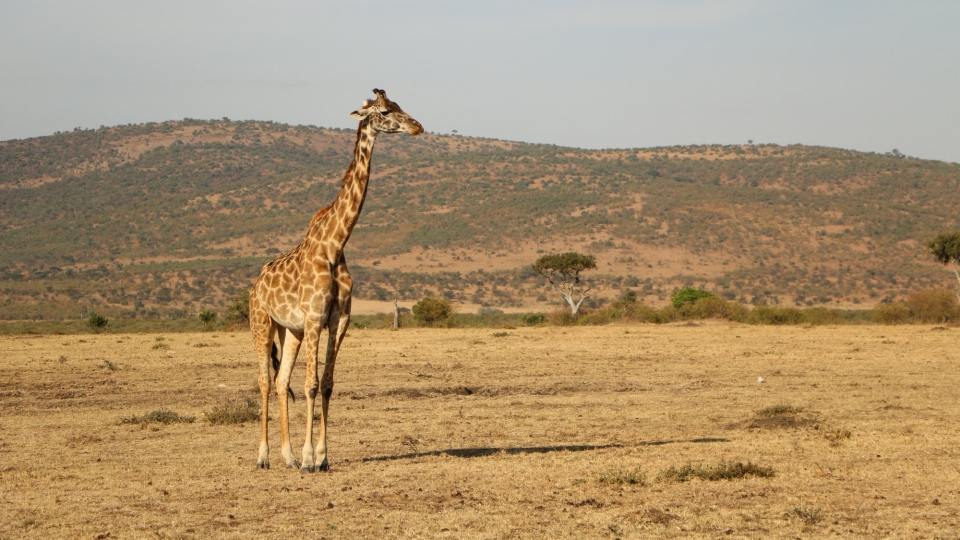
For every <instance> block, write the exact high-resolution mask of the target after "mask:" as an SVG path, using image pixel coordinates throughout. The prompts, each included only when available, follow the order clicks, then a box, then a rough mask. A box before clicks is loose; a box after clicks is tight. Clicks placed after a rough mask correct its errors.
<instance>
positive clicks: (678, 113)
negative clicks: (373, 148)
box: [0, 0, 960, 162]
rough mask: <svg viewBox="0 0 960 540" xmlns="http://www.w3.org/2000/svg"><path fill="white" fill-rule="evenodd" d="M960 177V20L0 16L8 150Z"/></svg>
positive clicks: (678, 0) (18, 9)
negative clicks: (779, 153)
mask: <svg viewBox="0 0 960 540" xmlns="http://www.w3.org/2000/svg"><path fill="white" fill-rule="evenodd" d="M374 87H379V88H384V89H385V90H387V93H388V95H389V96H390V97H391V98H392V99H394V100H395V101H397V102H398V103H400V104H401V106H402V107H403V108H404V109H405V110H406V111H407V112H408V113H410V114H411V115H413V116H414V117H415V118H417V119H418V120H420V121H421V123H422V124H423V125H424V127H425V128H426V129H427V130H428V131H433V132H440V133H448V132H450V131H451V130H454V129H456V130H458V131H459V132H460V133H462V134H464V135H472V136H482V137H494V138H499V139H510V140H519V141H527V142H538V143H552V144H560V145H568V146H578V147H583V148H610V147H620V148H623V147H643V146H662V145H673V144H694V143H697V144H704V143H745V142H746V141H747V140H748V139H753V140H754V142H757V143H778V144H792V143H803V144H811V145H824V146H836V147H843V148H852V149H856V150H867V151H878V152H886V151H889V150H891V149H893V148H897V149H899V150H900V151H901V152H904V153H906V154H908V155H911V156H918V157H923V158H930V159H940V160H946V161H953V162H960V2H958V1H956V0H945V1H924V0H910V1H906V0H905V1H884V0H871V1H866V0H864V1H861V0H830V1H826V0H824V1H820V0H724V1H721V0H671V1H667V0H663V1H659V0H658V1H654V0H649V1H633V2H627V1H622V2H618V1H604V0H592V1H589V2H588V1H530V2H524V1H522V0H513V1H504V2H501V1H491V0H483V1H472V2H443V1H429V0H423V1H413V2H400V1H376V0H366V1H350V2H346V1H344V2H340V1H330V2H326V1H317V2H307V1H284V0H273V1H270V2H266V1H264V2H253V1H239V0H229V1H202V0H190V1H174V0H164V1H162V2H160V1H136V2H131V1H113V2H111V1H37V0H29V1H19V0H2V2H0V140H6V139H12V138H26V137H32V136H38V135H47V134H51V133H53V132H54V131H58V130H60V131H63V130H70V129H73V128H74V127H78V126H79V127H99V126H100V125H107V126H110V125H116V124H126V123H139V122H147V121H163V120H176V119H181V118H184V117H190V118H221V117H224V116H226V117H230V118H232V119H255V120H275V121H280V122H287V123H290V124H314V125H320V126H332V127H353V126H354V125H355V123H354V122H353V121H352V120H351V119H350V118H349V117H348V116H347V115H348V113H349V112H350V111H351V110H353V109H355V108H357V107H358V106H359V105H360V103H361V101H362V100H364V99H366V98H368V97H371V96H372V94H371V93H370V90H371V89H372V88H374Z"/></svg>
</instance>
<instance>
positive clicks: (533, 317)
mask: <svg viewBox="0 0 960 540" xmlns="http://www.w3.org/2000/svg"><path fill="white" fill-rule="evenodd" d="M546 320H547V318H546V317H544V316H543V313H524V314H523V315H522V316H521V317H520V322H522V323H523V324H526V325H529V326H536V325H538V324H543V323H544V322H545V321H546Z"/></svg>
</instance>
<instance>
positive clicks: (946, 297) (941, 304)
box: [906, 289, 958, 323]
mask: <svg viewBox="0 0 960 540" xmlns="http://www.w3.org/2000/svg"><path fill="white" fill-rule="evenodd" d="M906 306H907V308H908V309H909V310H910V315H911V316H912V318H913V319H914V320H915V321H917V322H923V323H944V322H947V321H951V320H954V319H956V318H957V316H958V313H957V297H956V296H954V295H953V294H951V293H949V292H948V291H945V290H943V289H933V290H924V291H916V292H913V293H910V296H908V297H907V301H906Z"/></svg>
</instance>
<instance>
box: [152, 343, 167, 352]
mask: <svg viewBox="0 0 960 540" xmlns="http://www.w3.org/2000/svg"><path fill="white" fill-rule="evenodd" d="M150 348H151V349H154V350H157V349H169V348H170V345H168V344H166V343H163V342H159V343H154V344H153V346H152V347H150Z"/></svg>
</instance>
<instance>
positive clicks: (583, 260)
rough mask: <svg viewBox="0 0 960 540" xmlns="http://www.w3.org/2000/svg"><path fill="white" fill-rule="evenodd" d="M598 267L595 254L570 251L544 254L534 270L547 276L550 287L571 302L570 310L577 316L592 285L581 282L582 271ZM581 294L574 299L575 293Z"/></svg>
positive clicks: (534, 265) (535, 264)
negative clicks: (558, 253) (578, 297)
mask: <svg viewBox="0 0 960 540" xmlns="http://www.w3.org/2000/svg"><path fill="white" fill-rule="evenodd" d="M596 267H597V259H596V258H595V257H594V256H593V255H581V254H580V253H575V252H572V251H571V252H569V253H561V254H560V255H544V256H543V257H540V258H539V259H537V262H535V263H533V271H534V272H536V273H538V274H540V275H541V276H543V277H545V278H547V282H549V283H550V288H551V289H553V290H555V291H557V292H558V293H560V294H561V295H563V298H564V299H565V300H566V301H567V303H568V304H570V312H571V313H572V314H573V315H574V316H576V315H577V312H578V311H580V304H582V303H583V301H584V299H586V298H588V297H589V296H590V295H589V294H588V293H589V292H590V291H591V287H589V286H588V285H586V284H583V285H581V284H580V272H583V271H584V270H592V269H594V268H596ZM574 294H579V295H580V299H579V300H577V301H576V302H574V301H573V295H574Z"/></svg>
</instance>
